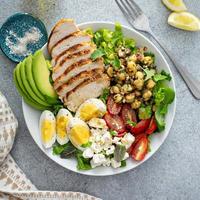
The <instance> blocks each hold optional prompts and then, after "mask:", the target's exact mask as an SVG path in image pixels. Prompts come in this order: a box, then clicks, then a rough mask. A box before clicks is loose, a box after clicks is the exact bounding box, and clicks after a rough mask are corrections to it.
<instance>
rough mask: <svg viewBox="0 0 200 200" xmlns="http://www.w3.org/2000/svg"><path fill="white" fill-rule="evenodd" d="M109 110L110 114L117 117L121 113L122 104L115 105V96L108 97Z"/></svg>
mask: <svg viewBox="0 0 200 200" xmlns="http://www.w3.org/2000/svg"><path fill="white" fill-rule="evenodd" d="M107 108H108V112H109V113H110V114H112V115H117V114H119V113H120V111H121V108H122V104H120V103H115V102H114V99H113V96H112V95H111V96H109V97H108V101H107Z"/></svg>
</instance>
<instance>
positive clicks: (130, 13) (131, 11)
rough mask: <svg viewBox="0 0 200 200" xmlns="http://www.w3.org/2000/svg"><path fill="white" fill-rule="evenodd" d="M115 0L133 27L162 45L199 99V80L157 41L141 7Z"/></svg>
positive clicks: (132, 1) (130, 0) (132, 0)
mask: <svg viewBox="0 0 200 200" xmlns="http://www.w3.org/2000/svg"><path fill="white" fill-rule="evenodd" d="M115 2H116V3H117V5H118V6H119V8H120V9H121V11H122V13H123V14H124V16H125V17H126V19H127V20H128V22H129V23H130V25H132V27H133V28H135V29H136V30H139V31H143V32H146V33H149V34H150V35H151V37H152V38H153V39H154V40H156V42H157V43H158V44H159V45H160V46H161V47H162V49H163V50H164V51H165V53H166V54H167V55H168V57H169V58H170V59H171V61H172V62H173V63H174V66H175V67H176V69H177V71H178V72H179V73H180V74H181V76H182V78H183V80H184V81H185V83H186V85H187V86H188V88H189V89H190V91H191V93H192V94H193V96H194V97H195V98H196V99H200V81H198V80H197V79H195V78H194V77H193V76H192V75H191V73H189V71H188V70H187V69H186V68H185V67H184V66H183V65H182V64H180V63H179V62H178V61H177V60H176V57H175V55H174V53H173V52H171V51H170V50H169V49H167V48H166V47H164V46H163V45H162V44H161V42H160V41H158V39H157V37H156V36H155V35H154V33H153V32H152V30H151V27H150V25H149V19H148V18H147V16H146V15H145V14H144V13H143V11H142V10H141V8H140V7H139V6H138V5H137V4H136V3H135V2H134V0H115Z"/></svg>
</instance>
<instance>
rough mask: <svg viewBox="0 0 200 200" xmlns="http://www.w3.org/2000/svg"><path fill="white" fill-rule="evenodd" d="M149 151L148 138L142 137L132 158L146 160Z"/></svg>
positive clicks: (135, 147) (133, 151)
mask: <svg viewBox="0 0 200 200" xmlns="http://www.w3.org/2000/svg"><path fill="white" fill-rule="evenodd" d="M147 150H148V139H147V137H142V138H141V139H140V140H139V141H138V142H137V143H136V145H135V146H134V148H133V150H132V155H131V156H132V158H133V159H134V160H137V161H141V160H143V159H144V157H145V155H146V154H147Z"/></svg>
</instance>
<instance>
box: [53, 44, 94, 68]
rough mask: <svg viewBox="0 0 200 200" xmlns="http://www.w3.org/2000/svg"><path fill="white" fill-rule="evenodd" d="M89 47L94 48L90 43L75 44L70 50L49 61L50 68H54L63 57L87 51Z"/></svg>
mask: <svg viewBox="0 0 200 200" xmlns="http://www.w3.org/2000/svg"><path fill="white" fill-rule="evenodd" d="M91 47H93V48H95V47H94V45H93V46H92V45H91V43H90V42H89V43H81V44H76V45H74V46H72V47H71V48H69V49H68V50H66V51H63V52H62V53H60V54H59V55H58V56H57V57H55V58H53V59H52V60H51V65H52V67H55V65H57V64H59V63H60V61H61V60H62V59H63V58H64V57H67V56H69V55H71V54H74V53H77V52H79V51H82V50H85V49H89V48H91Z"/></svg>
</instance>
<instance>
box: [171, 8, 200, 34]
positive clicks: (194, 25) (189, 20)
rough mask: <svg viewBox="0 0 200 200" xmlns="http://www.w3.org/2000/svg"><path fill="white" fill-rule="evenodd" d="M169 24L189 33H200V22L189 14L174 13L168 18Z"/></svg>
mask: <svg viewBox="0 0 200 200" xmlns="http://www.w3.org/2000/svg"><path fill="white" fill-rule="evenodd" d="M168 24H170V25H171V26H174V27H176V28H180V29H183V30H187V31H199V30H200V20H199V18H198V17H196V16H194V15H193V14H191V13H189V12H179V13H176V12H173V13H171V14H170V15H169V17H168Z"/></svg>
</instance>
